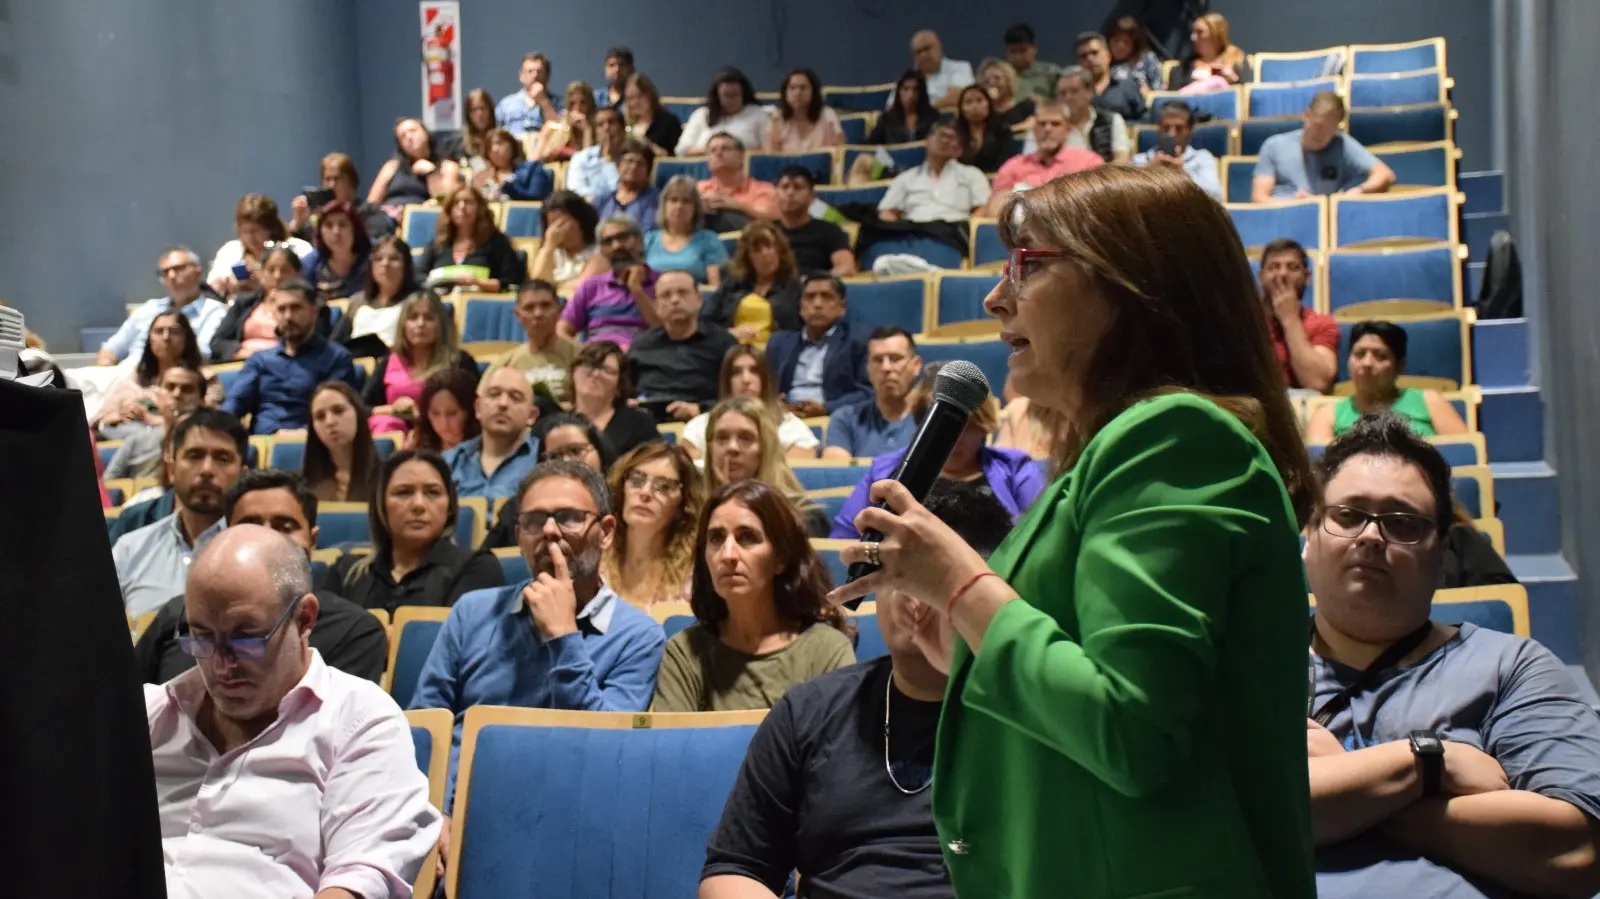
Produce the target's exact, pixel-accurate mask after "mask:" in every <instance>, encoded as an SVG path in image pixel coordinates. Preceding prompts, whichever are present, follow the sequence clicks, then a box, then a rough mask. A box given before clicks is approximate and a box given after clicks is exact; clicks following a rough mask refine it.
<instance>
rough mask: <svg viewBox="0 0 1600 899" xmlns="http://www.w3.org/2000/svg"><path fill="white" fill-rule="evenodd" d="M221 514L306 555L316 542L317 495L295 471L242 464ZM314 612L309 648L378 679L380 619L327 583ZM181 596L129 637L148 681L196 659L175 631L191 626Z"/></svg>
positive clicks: (384, 650)
mask: <svg viewBox="0 0 1600 899" xmlns="http://www.w3.org/2000/svg"><path fill="white" fill-rule="evenodd" d="M223 521H225V522H226V523H227V525H228V526H229V527H233V526H236V525H241V524H255V525H261V526H262V527H267V528H271V529H272V530H274V531H277V532H278V533H280V534H282V535H283V536H285V537H287V538H289V539H290V540H292V541H293V542H294V544H295V545H296V546H298V547H300V549H301V551H303V552H304V553H305V555H306V558H307V559H310V558H311V552H312V550H314V549H315V548H316V545H317V495H316V494H315V493H312V492H311V489H310V488H309V487H307V486H306V483H305V480H304V479H302V478H301V477H300V475H298V474H296V473H294V472H292V471H272V470H268V471H247V472H245V473H244V475H243V476H242V477H240V478H239V482H238V483H236V484H234V485H233V489H232V490H229V491H228V496H227V498H226V499H225V500H224V502H223ZM312 586H313V594H312V595H314V596H315V597H316V598H317V618H316V622H315V626H314V627H313V628H312V630H311V636H310V644H311V648H312V649H315V650H316V651H317V652H320V653H321V654H322V658H323V660H324V661H326V662H327V663H328V664H329V665H332V666H333V667H335V668H337V669H339V670H340V671H343V672H344V673H346V674H353V675H355V676H356V677H361V678H365V679H367V680H369V681H372V682H374V683H376V682H377V681H378V680H379V679H381V678H382V677H383V669H384V666H385V664H387V663H388V659H389V638H388V637H387V636H386V635H385V633H384V629H383V625H382V624H380V623H379V622H378V619H376V618H374V617H373V616H372V615H371V614H369V613H368V612H367V610H366V609H364V608H362V607H361V606H358V605H356V604H355V603H353V602H351V601H350V600H348V599H345V598H344V597H342V596H338V595H336V594H334V593H333V592H331V591H328V590H322V589H315V588H316V586H317V585H316V584H313V585H312ZM188 629H189V622H188V619H187V618H186V617H185V615H184V597H183V596H182V595H179V596H175V597H173V598H172V599H171V600H169V601H168V602H167V604H166V605H164V606H162V607H161V610H160V611H159V612H157V613H156V617H155V620H154V621H152V622H150V625H149V626H148V627H146V628H145V630H144V633H143V634H141V635H140V636H139V642H138V643H137V644H135V645H134V648H133V655H134V658H135V659H136V660H137V663H138V667H139V676H140V677H142V678H144V681H145V683H148V684H164V683H166V682H167V681H169V680H172V679H173V678H175V677H177V676H178V675H180V674H182V673H183V672H185V671H188V670H189V669H190V668H193V667H194V657H193V656H191V655H189V654H188V653H187V652H184V651H183V648H182V647H181V646H180V644H179V642H178V641H179V637H180V635H182V634H185V633H187V632H188Z"/></svg>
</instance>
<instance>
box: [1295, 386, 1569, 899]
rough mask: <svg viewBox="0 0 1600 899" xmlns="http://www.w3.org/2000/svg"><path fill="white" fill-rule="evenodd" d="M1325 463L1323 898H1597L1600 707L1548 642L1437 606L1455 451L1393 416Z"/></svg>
mask: <svg viewBox="0 0 1600 899" xmlns="http://www.w3.org/2000/svg"><path fill="white" fill-rule="evenodd" d="M1321 465H1322V475H1323V495H1322V501H1321V503H1319V505H1318V508H1317V510H1316V513H1315V515H1314V517H1313V520H1312V522H1311V524H1310V526H1309V528H1308V537H1307V543H1306V571H1307V574H1308V575H1309V578H1310V582H1311V588H1312V591H1313V592H1314V593H1315V595H1316V597H1317V606H1316V611H1315V615H1314V616H1313V619H1312V624H1311V655H1310V657H1309V662H1308V672H1307V680H1308V693H1309V695H1308V697H1307V703H1306V717H1307V721H1306V750H1307V755H1308V757H1309V764H1310V774H1311V819H1312V831H1313V835H1314V837H1315V839H1316V845H1317V891H1318V895H1320V896H1321V897H1323V899H1339V897H1352V899H1355V897H1360V899H1371V897H1376V896H1396V897H1399V896H1404V897H1408V899H1411V897H1440V899H1444V897H1450V899H1456V897H1510V896H1591V895H1594V894H1595V892H1596V891H1600V861H1597V860H1600V825H1597V823H1596V822H1597V821H1600V718H1597V717H1596V715H1595V713H1594V712H1593V711H1592V710H1591V709H1590V708H1589V707H1588V706H1587V705H1585V703H1584V702H1583V701H1582V700H1581V699H1580V698H1579V696H1578V694H1577V691H1576V690H1575V689H1574V685H1573V683H1572V679H1571V677H1570V675H1568V673H1567V671H1566V669H1565V668H1564V667H1563V666H1562V664H1561V662H1560V661H1559V660H1558V659H1557V658H1556V657H1555V656H1554V655H1553V654H1552V653H1551V652H1550V651H1549V650H1547V649H1545V648H1544V647H1543V646H1541V645H1539V644H1538V643H1536V642H1534V641H1532V640H1528V639H1524V638H1521V637H1516V636H1513V635H1511V634H1506V633H1500V632H1498V631H1492V630H1487V629H1483V628H1479V627H1476V626H1474V625H1472V624H1460V625H1452V624H1445V623H1442V622H1438V621H1430V620H1429V613H1430V612H1431V611H1432V598H1433V592H1434V587H1435V585H1436V584H1438V583H1439V573H1440V566H1441V564H1442V560H1443V553H1444V537H1445V532H1446V530H1447V529H1448V528H1449V526H1450V521H1451V506H1450V502H1451V501H1450V467H1449V465H1448V464H1447V463H1446V462H1445V461H1444V459H1443V458H1442V457H1441V456H1440V455H1439V452H1438V451H1437V450H1435V449H1434V448H1433V447H1432V446H1431V445H1429V444H1428V443H1426V442H1425V441H1423V440H1422V439H1421V438H1418V437H1417V436H1416V435H1415V434H1413V433H1412V432H1411V431H1410V430H1409V429H1408V428H1407V427H1406V425H1405V423H1404V422H1403V421H1402V420H1401V419H1399V418H1397V417H1395V416H1394V415H1393V414H1391V413H1378V414H1374V415H1368V416H1366V417H1365V418H1363V419H1362V420H1361V421H1360V422H1358V423H1357V424H1356V426H1355V428H1354V429H1352V430H1351V431H1350V432H1349V433H1348V434H1346V435H1345V436H1344V437H1341V438H1339V439H1338V440H1335V441H1334V442H1333V443H1331V444H1329V446H1328V449H1327V452H1326V453H1324V455H1323V457H1322V463H1321ZM1441 616H1442V617H1444V618H1447V619H1448V618H1449V615H1448V613H1447V611H1446V610H1445V609H1443V608H1442V609H1441Z"/></svg>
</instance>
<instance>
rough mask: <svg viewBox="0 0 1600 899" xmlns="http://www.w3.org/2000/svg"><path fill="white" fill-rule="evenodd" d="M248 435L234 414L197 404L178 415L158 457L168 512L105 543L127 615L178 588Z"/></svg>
mask: <svg viewBox="0 0 1600 899" xmlns="http://www.w3.org/2000/svg"><path fill="white" fill-rule="evenodd" d="M249 442H250V436H249V435H248V434H246V433H245V430H244V425H242V424H240V423H239V419H237V418H234V417H233V416H232V415H229V414H228V413H226V412H221V411H218V410H216V409H208V408H200V409H196V410H195V411H193V412H191V413H189V414H188V415H186V416H184V417H183V418H180V419H178V422H177V424H175V425H173V426H172V440H171V442H170V444H169V445H168V448H167V450H166V455H165V456H164V458H163V459H162V464H163V465H165V466H166V469H167V474H168V477H169V479H170V480H171V482H172V496H173V511H172V514H171V515H168V516H167V517H165V518H162V519H159V520H158V521H156V522H155V523H154V524H150V525H146V526H145V527H142V528H139V529H138V530H136V531H130V532H129V533H127V534H124V535H122V537H120V538H119V539H118V540H117V542H116V544H115V545H114V546H112V547H111V561H112V562H113V563H114V564H115V565H116V567H117V581H118V583H119V584H120V585H121V586H122V602H123V605H124V606H126V608H127V612H128V615H129V616H131V617H137V616H139V615H142V614H144V613H145V612H153V611H155V610H156V609H158V608H160V607H161V605H162V604H163V603H165V602H166V601H167V600H169V599H171V598H172V597H173V596H174V595H176V594H179V593H182V592H183V584H184V581H185V580H187V579H188V577H189V562H190V560H191V559H192V558H193V556H194V553H195V550H196V549H198V548H200V547H201V546H202V545H203V544H204V543H205V542H206V541H207V540H209V539H211V538H212V537H213V536H214V535H215V534H216V532H217V531H219V530H221V529H222V498H223V496H224V494H226V493H227V492H228V489H229V488H231V487H232V486H233V482H234V481H237V480H238V479H239V472H240V470H241V469H242V468H243V466H244V457H245V450H246V447H247V446H248V445H249Z"/></svg>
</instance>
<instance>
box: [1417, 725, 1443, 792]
mask: <svg viewBox="0 0 1600 899" xmlns="http://www.w3.org/2000/svg"><path fill="white" fill-rule="evenodd" d="M1411 756H1412V758H1414V759H1415V760H1416V763H1417V771H1418V772H1420V773H1421V774H1422V795H1423V796H1437V795H1439V787H1440V785H1441V784H1442V783H1443V781H1444V741H1443V740H1441V739H1439V737H1438V735H1437V734H1435V733H1434V732H1433V731H1428V730H1414V731H1412V732H1411Z"/></svg>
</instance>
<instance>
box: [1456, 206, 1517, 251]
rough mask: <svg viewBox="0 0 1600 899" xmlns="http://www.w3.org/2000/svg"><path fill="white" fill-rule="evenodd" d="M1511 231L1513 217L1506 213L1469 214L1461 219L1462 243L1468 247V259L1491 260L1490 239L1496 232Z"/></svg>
mask: <svg viewBox="0 0 1600 899" xmlns="http://www.w3.org/2000/svg"><path fill="white" fill-rule="evenodd" d="M1509 230H1511V217H1510V216H1508V215H1506V214H1505V213H1504V212H1469V213H1467V214H1466V215H1463V216H1462V217H1461V242H1462V243H1464V244H1466V245H1467V259H1469V260H1471V261H1472V262H1485V261H1487V260H1488V258H1489V238H1491V237H1493V236H1494V232H1496V231H1509Z"/></svg>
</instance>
